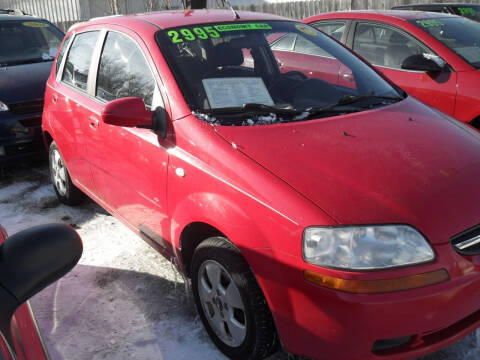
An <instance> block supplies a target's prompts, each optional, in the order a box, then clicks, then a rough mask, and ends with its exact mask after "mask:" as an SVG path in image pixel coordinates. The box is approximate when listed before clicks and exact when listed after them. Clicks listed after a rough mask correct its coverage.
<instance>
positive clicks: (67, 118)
mask: <svg viewBox="0 0 480 360" xmlns="http://www.w3.org/2000/svg"><path fill="white" fill-rule="evenodd" d="M99 33H100V32H99V31H86V32H83V33H79V34H76V35H75V36H74V38H73V40H72V43H71V45H69V44H68V42H64V45H63V48H62V49H61V52H60V54H59V57H58V59H57V67H56V70H58V71H57V75H56V81H53V82H51V83H50V84H51V85H50V86H49V87H48V88H47V91H49V92H50V91H51V92H52V93H51V96H50V95H49V96H46V99H48V101H49V103H46V104H45V111H44V113H45V114H48V116H49V118H48V119H47V121H49V122H50V124H51V125H52V128H53V130H54V138H55V142H56V143H57V146H58V148H59V150H60V152H61V154H62V156H63V158H64V160H65V162H66V164H67V168H68V170H69V173H70V176H71V177H72V179H73V181H74V182H75V183H76V184H79V185H80V186H81V187H82V188H83V189H84V190H86V191H88V192H91V193H94V192H95V187H94V184H93V178H92V174H91V170H90V164H89V163H88V161H87V138H86V132H87V131H88V126H89V116H90V110H89V106H88V103H89V102H90V100H89V95H88V89H87V86H88V77H89V73H90V65H91V60H92V52H93V49H94V48H95V45H96V42H97V40H98V37H99ZM66 46H67V47H68V46H69V48H68V53H67V56H66V58H65V59H64V53H62V52H63V51H65V49H67V48H66Z"/></svg>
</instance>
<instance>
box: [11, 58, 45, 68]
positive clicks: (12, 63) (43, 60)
mask: <svg viewBox="0 0 480 360" xmlns="http://www.w3.org/2000/svg"><path fill="white" fill-rule="evenodd" d="M45 61H53V58H52V59H43V58H35V59H26V60H14V61H5V62H2V64H3V65H5V66H13V65H24V64H34V63H40V62H45Z"/></svg>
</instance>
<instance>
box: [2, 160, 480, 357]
mask: <svg viewBox="0 0 480 360" xmlns="http://www.w3.org/2000/svg"><path fill="white" fill-rule="evenodd" d="M0 176H1V177H0V223H1V224H2V225H3V226H4V227H5V228H6V230H7V231H8V232H9V233H10V234H13V233H15V232H17V231H19V230H22V229H25V228H27V227H30V226H34V225H39V224H45V223H49V222H64V223H68V224H71V225H72V226H73V227H75V228H76V229H77V231H78V232H79V234H80V235H81V237H82V239H83V243H84V253H83V256H82V259H81V260H80V262H79V265H78V266H77V267H76V268H74V270H72V271H71V272H70V273H69V274H68V275H67V276H65V277H64V278H62V279H61V280H59V281H58V282H56V283H55V284H53V285H51V286H50V287H48V288H46V289H45V290H43V291H42V292H41V293H39V294H38V295H36V296H35V297H34V298H33V299H32V300H31V304H32V308H33V310H34V313H35V316H36V318H37V321H38V323H39V327H40V329H41V332H42V335H43V337H44V339H45V341H46V343H47V347H48V349H49V352H50V355H51V358H52V360H58V359H73V360H77V359H119V360H122V359H138V360H143V359H165V360H167V359H172V360H173V359H175V360H182V359H185V360H187V359H188V360H190V359H212V360H215V359H225V357H224V356H223V355H222V354H221V353H220V352H219V351H218V350H216V348H215V346H214V345H213V344H212V342H211V341H210V339H209V337H208V335H207V333H206V332H205V330H204V328H203V326H202V324H201V321H200V319H199V317H198V315H197V313H196V311H195V309H194V305H193V300H192V298H191V296H190V295H189V294H188V292H187V291H186V288H185V283H184V281H183V279H182V277H181V276H180V274H178V273H177V272H176V271H174V270H173V268H172V266H171V264H170V263H169V262H168V261H167V260H165V259H164V258H163V257H162V256H161V255H159V254H158V253H156V252H155V251H154V250H153V249H151V248H150V247H149V246H148V245H147V244H146V243H144V242H143V241H142V240H141V239H140V238H138V237H137V236H136V235H135V234H134V233H133V232H131V231H130V230H129V229H128V228H126V227H125V226H124V225H122V224H121V223H120V222H119V221H118V220H116V219H115V218H114V217H113V216H111V215H109V214H108V213H106V212H105V211H104V210H103V209H101V208H100V207H99V206H97V205H96V204H95V203H93V202H92V201H90V200H86V201H85V202H84V203H83V204H81V205H80V206H78V207H75V208H73V207H68V206H65V205H62V204H60V203H59V202H58V201H57V199H56V197H55V194H54V192H53V188H52V186H51V184H50V180H49V175H48V166H47V164H46V163H44V162H37V163H25V164H19V165H18V166H17V167H15V168H9V169H6V170H4V171H3V172H2V173H0ZM286 358H287V356H286V355H285V354H284V353H281V352H279V353H277V354H275V355H273V356H272V357H271V358H270V359H269V360H280V359H286ZM479 358H480V330H477V331H476V332H475V333H473V334H470V335H469V336H467V337H466V338H464V339H463V340H461V341H459V342H457V343H455V344H453V345H452V346H450V347H448V348H446V349H444V350H442V351H439V352H437V353H434V354H431V355H429V356H426V357H424V358H422V359H423V360H427V359H428V360H434V359H435V360H460V359H462V360H467V359H472V360H473V359H479Z"/></svg>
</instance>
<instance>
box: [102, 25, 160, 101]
mask: <svg viewBox="0 0 480 360" xmlns="http://www.w3.org/2000/svg"><path fill="white" fill-rule="evenodd" d="M130 96H135V97H140V98H142V99H143V102H144V103H145V105H146V106H147V107H151V106H152V103H153V102H157V101H154V100H156V99H157V98H158V97H159V93H158V89H157V87H156V85H155V79H154V77H153V75H152V73H151V72H150V68H149V66H148V63H147V61H146V60H145V57H144V56H143V53H142V52H141V50H140V48H139V47H138V46H137V44H135V42H133V40H130V39H129V38H128V37H126V36H124V35H122V34H119V33H117V32H109V33H108V34H107V38H106V40H105V45H104V47H103V52H102V56H101V58H100V65H99V68H98V76H97V90H96V97H97V98H99V99H101V100H104V101H107V102H108V101H112V100H115V99H119V98H123V97H130Z"/></svg>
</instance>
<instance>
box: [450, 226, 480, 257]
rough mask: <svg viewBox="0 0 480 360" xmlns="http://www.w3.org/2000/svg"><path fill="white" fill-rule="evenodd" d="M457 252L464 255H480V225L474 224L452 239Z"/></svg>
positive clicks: (451, 241)
mask: <svg viewBox="0 0 480 360" xmlns="http://www.w3.org/2000/svg"><path fill="white" fill-rule="evenodd" d="M450 243H451V244H452V246H453V248H454V249H455V251H456V252H458V253H459V254H462V255H469V256H472V255H479V254H480V225H477V226H474V227H473V228H471V229H468V230H466V231H464V232H462V233H460V234H458V235H455V236H454V237H452V239H451V240H450Z"/></svg>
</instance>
